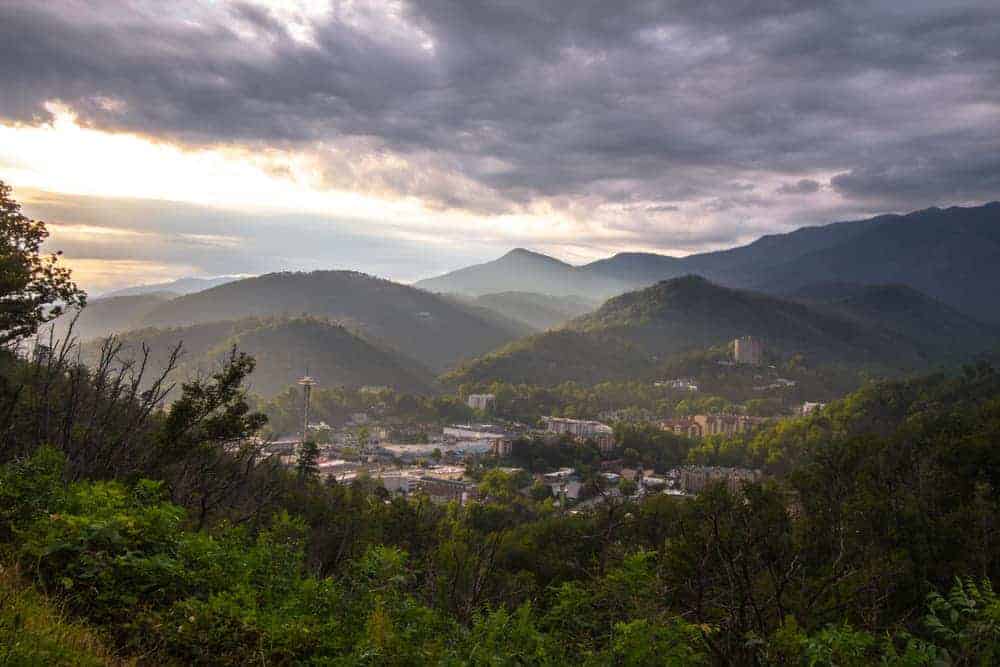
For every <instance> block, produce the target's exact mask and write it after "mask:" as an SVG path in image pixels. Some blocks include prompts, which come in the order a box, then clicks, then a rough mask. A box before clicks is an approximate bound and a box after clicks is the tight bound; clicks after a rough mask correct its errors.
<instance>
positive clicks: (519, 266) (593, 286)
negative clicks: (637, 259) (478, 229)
mask: <svg viewBox="0 0 1000 667" xmlns="http://www.w3.org/2000/svg"><path fill="white" fill-rule="evenodd" d="M415 286H416V287H419V288H421V289H426V290H430V291H432V292H456V293H461V294H467V295H471V296H482V295H484V294H492V293H496V292H541V293H543V294H550V295H553V296H580V297H584V298H606V297H608V296H611V295H612V294H618V293H620V292H624V291H626V290H628V289H629V288H630V286H631V285H630V283H628V282H624V281H620V280H617V279H614V278H611V279H609V278H607V277H604V276H598V275H595V274H592V273H589V272H588V271H586V270H584V269H582V268H579V267H575V266H572V265H571V264H567V263H566V262H562V261H560V260H558V259H555V258H552V257H549V256H547V255H543V254H540V253H537V252H532V251H530V250H525V249H523V248H515V249H514V250H511V251H510V252H508V253H507V254H505V255H504V256H503V257H500V258H498V259H495V260H493V261H492V262H486V263H484V264H476V265H474V266H468V267H465V268H463V269H458V270H456V271H452V272H450V273H446V274H444V275H442V276H437V277H434V278H427V279H425V280H421V281H419V282H417V283H416V284H415Z"/></svg>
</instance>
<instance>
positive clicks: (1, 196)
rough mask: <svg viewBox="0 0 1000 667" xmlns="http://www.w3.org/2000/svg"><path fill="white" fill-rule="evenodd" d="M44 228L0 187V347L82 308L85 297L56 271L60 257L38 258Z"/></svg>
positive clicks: (65, 273)
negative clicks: (75, 308) (64, 313)
mask: <svg viewBox="0 0 1000 667" xmlns="http://www.w3.org/2000/svg"><path fill="white" fill-rule="evenodd" d="M48 236H49V232H48V230H47V229H46V228H45V223H44V222H41V221H38V220H32V219H31V218H29V217H27V216H26V215H24V214H23V213H21V205H20V204H19V203H18V202H16V201H15V200H14V199H13V198H12V197H11V189H10V186H9V185H7V184H6V183H4V182H3V181H0V345H4V346H6V345H10V344H12V343H16V342H18V341H20V340H22V339H24V338H27V337H28V336H31V335H33V334H34V333H35V332H37V331H38V328H39V327H40V326H41V325H43V324H45V323H46V322H50V321H52V320H54V319H55V318H57V317H59V316H60V315H62V314H63V312H64V311H65V309H67V308H72V307H82V306H84V305H85V304H86V298H87V296H86V294H85V293H84V292H83V291H82V290H80V289H79V288H78V287H77V286H76V284H75V283H74V282H73V281H72V279H71V278H70V270H69V269H68V268H66V267H64V266H59V265H58V260H59V255H60V254H61V252H55V253H50V254H48V255H45V254H43V253H42V250H41V248H42V244H43V243H44V242H45V239H47V238H48Z"/></svg>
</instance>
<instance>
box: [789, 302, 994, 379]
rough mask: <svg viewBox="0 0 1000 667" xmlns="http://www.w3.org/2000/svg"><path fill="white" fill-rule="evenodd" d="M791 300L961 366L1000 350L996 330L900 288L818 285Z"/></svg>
mask: <svg viewBox="0 0 1000 667" xmlns="http://www.w3.org/2000/svg"><path fill="white" fill-rule="evenodd" d="M794 296H795V298H797V299H799V300H801V301H804V302H806V303H809V304H812V305H814V306H817V307H821V308H826V309H829V310H831V311H833V312H837V313H839V314H841V315H845V316H848V317H852V318H855V319H857V320H859V321H861V322H877V323H878V324H879V325H880V326H882V327H884V328H886V329H888V330H889V331H892V332H893V333H896V334H899V335H901V336H904V337H906V338H907V339H909V340H911V341H913V342H914V343H916V344H917V345H918V346H920V348H921V349H922V350H923V351H924V353H925V354H926V355H927V356H930V357H932V358H935V359H955V360H958V361H961V360H963V359H967V358H968V357H969V356H970V355H974V354H977V353H981V352H984V351H987V350H990V349H993V348H995V347H997V346H1000V328H998V327H996V326H993V325H990V324H987V323H985V322H981V321H979V320H977V319H974V318H971V317H969V316H967V315H965V314H964V313H961V312H959V311H958V310H956V309H954V308H952V307H950V306H948V305H947V304H944V303H942V302H941V301H938V300H937V299H933V298H931V297H929V296H927V295H926V294H923V293H921V292H919V291H917V290H915V289H913V288H911V287H907V286H906V285H858V284H853V283H823V284H819V285H810V286H807V287H804V288H802V289H800V290H798V291H797V292H795V295H794Z"/></svg>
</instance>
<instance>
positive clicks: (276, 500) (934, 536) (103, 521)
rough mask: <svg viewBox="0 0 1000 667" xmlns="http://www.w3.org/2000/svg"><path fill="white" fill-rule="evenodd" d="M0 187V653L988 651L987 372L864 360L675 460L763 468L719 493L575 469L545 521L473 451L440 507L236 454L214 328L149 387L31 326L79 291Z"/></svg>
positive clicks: (507, 659) (545, 504)
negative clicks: (191, 357) (581, 506)
mask: <svg viewBox="0 0 1000 667" xmlns="http://www.w3.org/2000/svg"><path fill="white" fill-rule="evenodd" d="M0 195H2V198H0V199H2V204H3V206H2V208H0V214H2V216H3V217H2V220H0V237H2V238H0V243H2V247H0V252H2V253H3V256H4V261H5V267H7V271H6V272H5V273H4V275H3V281H2V283H0V290H2V298H3V302H4V304H5V308H4V309H3V311H2V312H0V330H2V331H3V340H4V342H5V343H6V350H5V351H4V352H3V354H2V355H0V563H2V568H3V569H2V574H0V663H4V664H18V665H19V664H29V665H40V664H116V663H125V662H128V661H134V662H138V663H140V664H178V665H180V664H232V665H249V664H259V665H264V664H323V665H423V664H449V665H450V664H454V665H460V664H470V665H527V664H537V665H562V664H569V663H576V664H586V665H696V664H706V665H709V664H718V665H754V664H775V665H796V664H801V665H865V664H873V663H874V664H891V665H938V664H954V665H971V664H983V665H985V664H994V663H995V662H996V661H998V660H1000V599H998V597H997V594H996V593H995V592H994V590H993V588H992V584H991V582H994V581H997V579H998V577H1000V534H998V525H997V519H996V517H997V516H998V510H1000V494H998V488H1000V449H998V447H997V444H998V443H1000V373H998V372H997V370H996V369H994V368H992V367H991V366H989V365H988V364H985V363H984V364H980V365H978V366H969V367H967V368H965V369H964V370H963V371H961V372H957V373H951V374H938V375H933V376H929V377H924V378H920V379H910V380H899V381H892V382H872V383H869V384H867V385H866V386H865V387H863V388H862V389H861V390H859V391H857V392H855V393H853V394H851V395H849V396H847V397H846V398H845V399H843V400H841V401H839V402H836V403H833V404H831V405H830V406H828V407H827V408H826V409H824V410H822V411H821V412H819V413H817V414H814V415H811V416H809V417H804V418H800V419H794V420H786V421H783V422H780V423H778V424H776V425H774V426H772V427H770V428H768V429H765V430H764V431H762V432H760V433H758V434H756V435H754V436H753V437H752V438H750V439H748V440H746V441H734V442H715V443H713V442H707V443H705V444H704V445H703V446H702V450H701V451H696V452H694V454H693V455H695V456H700V457H703V458H704V459H705V460H706V461H712V460H716V459H721V458H724V457H729V458H731V459H732V460H734V461H739V462H745V463H750V464H753V465H757V466H761V467H763V468H764V469H765V470H766V471H767V473H768V475H767V477H766V478H765V480H764V481H763V482H761V483H758V484H752V485H748V486H746V487H744V488H743V489H741V490H740V491H738V492H736V491H731V490H730V489H728V488H727V487H725V486H722V485H719V486H715V487H710V488H709V489H708V490H706V491H705V492H703V493H701V494H700V495H699V496H697V497H695V498H678V497H674V496H668V495H653V496H649V497H647V498H645V499H644V500H642V501H637V502H634V501H630V500H626V499H622V498H621V497H615V496H613V495H612V494H606V493H605V491H606V489H605V488H604V487H603V482H602V481H601V480H602V478H601V477H600V476H596V475H595V476H592V477H589V478H588V479H587V481H586V483H587V484H588V486H589V491H590V493H591V494H592V495H593V496H595V497H602V498H603V499H604V502H600V503H596V504H595V505H594V507H593V509H592V510H590V511H583V512H579V513H571V512H567V511H564V510H562V509H560V508H558V507H557V506H556V505H555V504H553V502H552V500H551V499H546V498H535V497H533V496H532V495H531V494H528V495H525V494H523V493H521V492H520V482H519V480H518V479H517V478H516V477H514V476H511V475H508V474H505V473H503V472H501V471H499V470H490V471H484V472H483V473H482V476H481V481H480V490H481V492H482V499H481V501H479V502H473V503H469V504H467V505H465V506H460V505H458V504H450V505H437V504H433V503H431V502H430V501H429V500H428V499H427V498H425V497H420V496H419V495H418V496H416V497H412V498H399V497H396V498H390V497H389V496H388V495H387V493H386V492H385V491H384V489H382V488H381V486H380V485H378V484H376V483H374V482H373V481H372V480H369V479H364V478H360V479H358V480H355V481H354V482H352V483H351V484H336V483H330V482H326V481H324V480H322V479H321V478H320V477H319V476H318V474H317V470H316V469H315V467H314V466H313V465H312V464H311V463H310V462H309V461H308V460H306V461H304V462H303V463H302V464H301V465H299V466H298V467H297V468H296V469H286V468H284V467H281V466H279V465H277V464H276V463H275V462H274V461H273V460H271V459H267V458H264V457H263V456H262V453H261V451H260V450H259V444H258V441H257V439H255V438H254V437H253V436H254V435H255V434H257V433H259V432H260V431H261V429H263V428H264V427H265V426H266V424H265V422H266V418H265V417H264V416H263V415H262V414H261V413H259V412H257V411H255V410H254V408H253V407H252V404H251V401H250V399H249V397H248V394H247V389H246V385H247V382H248V381H250V380H252V377H253V370H254V366H255V361H254V359H253V358H251V357H250V356H248V355H246V354H244V353H243V352H241V351H239V350H238V349H236V348H233V349H231V350H230V351H229V352H228V353H227V354H226V355H224V356H223V357H222V358H220V359H219V361H218V364H217V365H216V367H215V369H214V371H213V372H211V373H209V374H206V375H205V376H203V377H200V378H196V379H192V380H190V381H188V382H186V383H184V384H183V385H182V386H180V387H176V388H172V387H171V386H170V384H169V381H168V380H166V379H165V376H164V375H157V376H156V377H152V378H151V377H145V374H146V368H145V365H144V364H143V361H142V356H140V357H139V358H138V359H136V360H135V361H134V363H130V364H125V365H122V364H120V363H115V359H116V358H117V353H118V351H119V347H118V345H119V344H118V343H116V341H114V340H110V341H108V342H107V343H106V344H105V345H104V347H103V348H102V350H101V352H100V354H98V355H97V357H96V359H95V360H94V361H93V362H92V363H91V364H89V365H84V364H82V363H81V362H80V361H79V357H78V356H77V354H76V352H75V351H74V348H73V346H72V344H71V343H69V342H62V343H58V344H49V345H42V344H39V343H38V342H37V341H34V340H33V339H32V338H31V335H32V334H33V333H34V332H35V331H37V329H38V327H39V326H40V325H41V324H43V323H44V322H45V321H47V320H50V319H52V318H53V317H56V316H57V315H58V309H56V310H53V309H50V308H48V306H49V305H51V304H53V303H56V302H62V303H66V304H72V303H80V302H82V301H83V300H84V296H83V294H82V293H81V292H80V291H79V290H77V289H76V287H75V285H73V283H72V280H71V277H70V275H69V273H68V272H66V271H65V270H62V269H61V268H60V267H59V265H58V261H57V258H55V257H45V256H42V255H41V254H40V251H39V247H40V242H41V241H42V240H43V239H44V236H45V228H44V225H43V224H41V223H38V222H36V221H32V220H29V219H27V218H26V217H25V216H24V215H23V214H21V212H20V209H19V207H18V206H17V205H16V203H15V202H14V201H13V200H12V199H11V198H10V196H9V190H7V189H6V188H5V187H4V188H3V189H2V190H0ZM174 363H176V359H175V360H174ZM169 365H170V363H168V366H169ZM171 390H173V392H174V396H175V399H174V400H173V401H172V402H170V403H169V404H167V403H165V402H164V401H163V400H162V399H163V397H164V396H165V395H166V394H167V393H168V392H170V391H171ZM440 407H442V409H443V408H444V406H440ZM420 409H427V410H433V409H436V408H435V406H433V405H425V406H423V408H420ZM627 435H628V437H629V438H630V440H629V441H628V442H627V444H628V445H629V448H634V449H636V451H637V452H639V453H640V455H645V454H647V453H650V452H652V453H654V454H655V453H657V452H662V456H663V457H681V456H688V455H692V452H691V451H684V449H683V448H685V447H690V445H689V444H686V443H685V441H683V440H681V439H679V438H666V439H663V440H657V439H655V438H651V437H649V436H648V434H644V433H643V432H641V431H635V432H633V433H630V434H627ZM678 448H681V449H678ZM668 449H669V451H667V450H668ZM692 451H694V450H692Z"/></svg>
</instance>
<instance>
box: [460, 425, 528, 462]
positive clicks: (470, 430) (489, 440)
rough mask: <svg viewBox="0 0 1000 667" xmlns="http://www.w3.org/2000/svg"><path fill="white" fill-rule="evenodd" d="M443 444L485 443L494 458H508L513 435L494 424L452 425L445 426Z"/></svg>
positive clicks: (512, 443)
mask: <svg viewBox="0 0 1000 667" xmlns="http://www.w3.org/2000/svg"><path fill="white" fill-rule="evenodd" d="M443 436H444V440H445V442H471V443H479V444H483V443H485V444H486V445H488V448H489V450H490V452H491V453H492V454H493V455H494V456H510V453H511V450H512V447H513V445H514V438H515V437H516V435H515V434H513V433H509V432H508V431H506V430H505V429H503V428H502V427H499V426H496V425H494V424H453V425H451V426H445V427H444V431H443Z"/></svg>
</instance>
